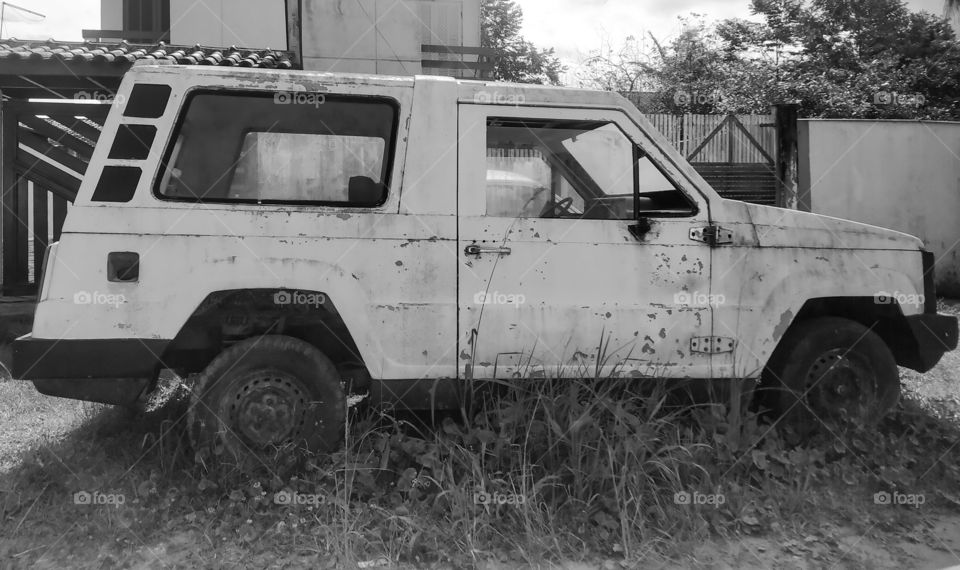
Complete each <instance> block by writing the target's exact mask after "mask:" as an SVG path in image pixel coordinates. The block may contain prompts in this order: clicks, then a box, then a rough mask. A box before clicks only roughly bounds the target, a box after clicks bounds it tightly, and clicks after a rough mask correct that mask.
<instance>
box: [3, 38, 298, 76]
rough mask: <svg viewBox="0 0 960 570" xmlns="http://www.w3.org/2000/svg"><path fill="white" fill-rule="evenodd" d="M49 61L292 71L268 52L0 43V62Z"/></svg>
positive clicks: (282, 54)
mask: <svg viewBox="0 0 960 570" xmlns="http://www.w3.org/2000/svg"><path fill="white" fill-rule="evenodd" d="M22 59H29V60H31V61H37V62H43V61H49V60H55V61H61V62H70V63H71V64H75V65H82V64H87V63H89V64H93V65H130V64H132V63H134V62H136V61H138V60H149V59H156V60H169V61H172V62H173V63H176V64H179V65H229V66H239V67H264V68H278V69H292V68H293V67H294V65H293V63H292V62H291V60H290V53H289V52H286V51H278V50H271V49H249V48H238V47H236V46H231V47H229V48H222V47H203V46H200V45H194V46H175V45H169V44H165V43H164V42H159V43H156V44H132V43H129V42H126V41H123V42H120V43H115V42H58V41H55V40H47V41H45V42H44V41H24V40H17V39H14V38H10V39H0V61H2V60H22Z"/></svg>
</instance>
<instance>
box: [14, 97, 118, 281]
mask: <svg viewBox="0 0 960 570" xmlns="http://www.w3.org/2000/svg"><path fill="white" fill-rule="evenodd" d="M109 110H110V105H106V104H81V103H76V102H74V101H67V102H63V103H60V102H35V101H4V102H3V129H2V130H3V132H2V145H3V146H2V151H3V157H2V166H3V185H4V192H3V217H2V229H3V252H2V255H3V263H2V268H0V269H2V272H0V278H2V282H3V294H5V295H22V294H30V293H33V292H35V291H36V288H37V281H38V278H39V276H40V273H41V271H42V265H43V254H44V251H45V250H46V247H47V244H48V243H49V242H50V241H55V240H57V239H59V238H60V232H61V230H62V228H63V221H64V219H65V218H66V215H67V208H68V204H69V203H71V202H73V200H74V199H75V198H76V196H77V190H78V189H79V188H80V181H81V180H82V179H83V174H84V172H86V169H87V164H88V163H89V162H90V157H91V156H92V154H93V148H94V146H95V145H96V142H97V139H98V138H99V137H100V131H101V130H102V127H103V122H104V121H105V120H106V116H107V113H108V112H109Z"/></svg>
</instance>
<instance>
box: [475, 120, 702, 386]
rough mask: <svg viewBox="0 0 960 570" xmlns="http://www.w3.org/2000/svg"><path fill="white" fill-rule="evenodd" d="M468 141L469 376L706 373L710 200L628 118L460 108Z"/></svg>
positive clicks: (649, 375) (698, 375)
mask: <svg viewBox="0 0 960 570" xmlns="http://www.w3.org/2000/svg"><path fill="white" fill-rule="evenodd" d="M459 137H460V143H459V149H458V152H459V174H458V249H459V252H458V255H459V257H460V267H459V275H458V302H459V317H458V321H459V322H458V327H459V335H460V339H459V343H460V351H459V359H458V365H459V373H460V374H461V375H462V377H464V378H477V379H491V378H500V379H502V378H515V377H534V376H547V377H570V376H580V375H590V376H593V375H595V374H597V375H601V376H614V375H620V376H628V377H672V378H681V377H708V376H709V371H710V356H709V351H704V352H701V351H700V350H702V349H705V348H707V344H705V343H706V342H707V339H708V337H709V335H710V334H711V332H710V327H711V325H712V323H711V313H712V310H711V301H712V299H711V297H710V292H709V284H710V279H709V276H710V248H709V247H708V246H707V245H706V244H705V243H703V242H701V241H697V240H695V239H692V238H691V236H692V235H693V236H696V235H697V233H696V231H701V230H702V229H703V228H704V227H706V226H707V225H708V222H709V220H708V215H707V208H706V207H705V204H704V203H703V202H702V200H703V199H702V197H699V196H697V195H695V193H694V192H692V191H691V189H690V188H684V187H682V186H680V185H678V183H677V182H675V181H673V180H671V179H669V178H667V176H666V175H665V174H664V172H665V171H666V170H665V169H663V168H662V166H661V165H662V164H663V158H662V157H661V156H660V154H659V152H658V150H657V148H656V147H655V146H654V145H653V143H652V142H651V141H650V139H649V138H648V137H647V136H646V135H644V133H643V132H642V131H641V130H640V129H639V127H638V126H637V125H636V124H635V123H634V122H633V121H631V120H630V119H629V117H627V115H626V114H624V113H623V112H622V111H617V110H607V109H572V108H550V107H539V106H538V107H533V106H529V107H527V106H500V105H480V104H462V105H461V106H460V111H459ZM687 184H689V183H687ZM635 210H638V211H639V212H640V213H641V216H640V219H639V220H638V219H637V216H635ZM691 230H695V231H694V233H693V234H691Z"/></svg>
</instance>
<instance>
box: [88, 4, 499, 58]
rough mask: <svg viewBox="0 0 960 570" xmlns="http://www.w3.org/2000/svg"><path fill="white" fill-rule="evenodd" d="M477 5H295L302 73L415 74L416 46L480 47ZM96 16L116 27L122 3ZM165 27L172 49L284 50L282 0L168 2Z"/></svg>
mask: <svg viewBox="0 0 960 570" xmlns="http://www.w3.org/2000/svg"><path fill="white" fill-rule="evenodd" d="M480 1H481V0H303V14H302V20H303V59H304V62H303V63H304V69H310V70H316V71H343V72H352V73H381V74H391V75H395V74H399V75H414V74H418V73H421V72H422V69H421V66H420V60H421V59H422V57H423V54H422V52H421V49H420V46H421V45H422V44H441V45H449V46H470V47H477V46H479V45H480ZM100 11H101V22H100V26H101V28H102V29H122V27H123V2H122V0H101V3H100ZM170 24H171V25H170V41H171V43H173V44H180V45H193V44H201V45H205V46H223V47H227V46H231V45H235V46H238V47H250V48H273V49H287V31H286V9H285V2H284V0H170ZM430 58H431V59H432V58H435V56H430ZM449 74H451V75H452V74H454V71H452V70H451V71H450V72H449Z"/></svg>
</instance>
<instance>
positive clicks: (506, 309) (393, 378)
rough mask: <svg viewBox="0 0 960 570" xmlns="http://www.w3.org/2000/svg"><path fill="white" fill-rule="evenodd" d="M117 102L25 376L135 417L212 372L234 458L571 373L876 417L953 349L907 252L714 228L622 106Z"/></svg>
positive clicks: (280, 78)
mask: <svg viewBox="0 0 960 570" xmlns="http://www.w3.org/2000/svg"><path fill="white" fill-rule="evenodd" d="M120 95H121V96H118V97H117V101H118V103H117V104H115V105H114V108H113V109H112V111H111V114H110V116H109V119H108V121H107V123H106V126H105V128H104V131H103V134H102V136H101V138H100V140H99V143H98V145H97V148H96V152H95V154H94V156H93V160H92V162H91V163H90V166H89V169H88V171H87V174H86V178H85V179H84V182H83V185H82V188H81V190H80V193H79V196H78V198H77V200H76V203H75V205H74V207H73V208H72V210H71V211H70V214H69V215H68V217H67V219H66V224H65V227H64V230H63V235H62V238H61V240H60V242H59V243H57V244H54V245H52V246H50V249H49V251H48V253H47V260H46V263H45V270H44V276H43V282H42V287H41V291H40V295H39V304H38V306H37V312H36V318H35V321H34V326H33V333H32V334H31V335H27V336H25V337H23V338H21V339H19V340H18V341H17V342H16V344H15V356H14V374H15V376H16V377H17V378H22V379H25V380H32V381H33V382H34V384H35V385H36V387H37V388H38V389H39V390H40V391H41V392H43V393H45V394H51V395H57V396H63V397H69V398H79V399H85V400H94V401H100V402H108V403H113V404H121V405H126V404H131V403H133V402H135V401H137V400H138V399H139V398H142V397H143V396H144V395H145V394H147V393H149V392H150V391H151V390H152V389H153V388H154V386H155V385H156V381H157V377H158V373H159V372H160V371H161V369H170V370H173V371H175V372H176V373H177V374H179V375H181V376H183V377H188V376H190V375H191V374H195V373H200V376H199V379H198V380H197V383H196V385H195V387H194V393H195V396H196V400H195V403H194V406H193V413H192V418H193V422H194V428H195V429H194V436H195V439H196V441H197V443H198V445H200V446H217V447H219V449H221V450H222V449H227V450H229V451H231V453H230V454H225V455H222V457H240V456H244V457H246V456H248V455H249V454H250V453H254V454H257V453H267V452H268V451H269V450H270V449H272V448H273V446H277V445H284V444H295V445H298V446H302V447H306V448H308V449H312V450H321V451H322V450H326V449H330V448H332V447H334V446H336V445H337V444H338V442H339V441H340V436H341V431H342V425H343V421H342V420H343V415H344V409H345V403H344V402H345V396H348V395H350V394H351V393H367V394H369V395H370V398H371V400H373V401H375V402H380V403H398V404H402V405H403V406H406V407H408V408H413V409H417V408H421V409H422V408H430V407H438V408H440V407H451V406H456V405H458V404H459V401H460V399H461V398H462V395H463V393H464V387H465V386H466V383H468V382H470V381H476V380H489V379H515V381H523V380H525V379H530V378H537V377H571V376H576V375H580V374H584V373H588V374H590V375H594V374H600V375H618V376H620V377H623V379H624V381H625V382H626V381H635V380H634V379H641V378H654V377H656V378H669V379H678V380H679V379H690V378H693V379H712V380H713V381H716V382H722V381H725V380H729V379H761V380H763V381H764V382H765V384H766V385H767V386H771V387H775V388H781V390H778V392H777V393H778V396H776V397H774V398H772V399H771V402H772V405H773V406H774V407H775V408H777V409H779V410H780V412H781V413H785V414H787V415H788V416H789V415H791V414H800V415H799V416H797V417H798V419H806V420H809V419H810V418H811V417H813V418H825V417H827V416H829V415H838V414H841V415H846V416H850V417H855V418H856V417H869V416H871V415H874V416H875V415H876V414H877V413H878V412H882V411H884V410H885V409H887V408H889V407H890V406H891V405H892V404H893V403H895V402H896V400H897V396H898V394H899V379H898V372H897V364H900V365H902V366H906V367H909V368H913V369H915V370H920V371H925V370H927V369H929V368H930V367H932V366H933V365H934V364H935V363H936V362H937V361H938V360H939V358H940V357H941V355H942V354H943V353H944V352H945V351H947V350H951V349H953V348H955V347H956V344H957V322H956V320H955V319H953V318H951V317H946V316H941V315H938V314H937V313H936V299H935V294H934V286H933V256H932V254H930V253H928V252H925V251H924V250H923V248H922V243H921V242H920V241H919V240H918V239H916V238H914V237H911V236H908V235H905V234H901V233H897V232H894V231H889V230H884V229H880V228H876V227H872V226H867V225H863V224H858V223H853V222H849V221H844V220H839V219H834V218H829V217H824V216H817V215H812V214H809V213H803V212H797V211H789V210H783V209H776V208H771V207H763V206H757V205H751V204H746V203H742V202H737V201H730V200H725V199H722V198H721V197H720V196H718V195H717V193H716V192H714V190H713V189H711V188H710V186H709V185H708V184H707V183H706V182H705V181H704V180H703V178H701V177H700V176H699V175H698V174H697V172H696V171H695V170H694V169H693V168H692V167H691V166H690V165H689V164H688V163H687V162H686V161H685V160H684V159H683V157H681V156H680V155H679V154H678V153H677V152H676V151H675V150H674V149H673V148H672V147H671V146H670V145H669V144H668V143H667V142H666V141H665V140H664V138H663V137H662V136H661V135H660V134H658V132H657V131H656V129H655V128H654V127H652V125H651V124H650V123H649V122H648V121H647V120H645V119H644V117H643V116H642V115H641V114H640V113H639V112H638V111H637V110H636V109H635V108H634V107H633V106H632V105H631V104H630V103H629V102H628V101H627V100H625V99H624V98H622V97H620V96H619V95H617V94H614V93H605V92H592V91H581V90H571V89H561V88H552V87H539V86H520V85H507V84H495V83H484V82H475V81H458V80H454V79H451V78H441V77H383V76H357V75H331V74H321V73H307V72H277V71H262V70H237V69H223V68H210V67H206V68H182V67H177V66H157V67H141V68H135V69H134V70H133V71H132V72H131V73H129V74H128V75H127V77H126V78H125V79H124V82H123V86H122V88H121V91H120ZM121 101H122V103H120V102H121ZM842 190H843V189H837V191H842ZM601 341H602V342H603V343H604V345H605V346H607V347H609V349H608V350H607V352H606V354H605V355H604V356H605V358H603V359H600V361H598V351H597V349H596V347H597V346H598V345H600V343H601ZM801 416H802V417H801ZM245 454H246V455H245Z"/></svg>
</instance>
